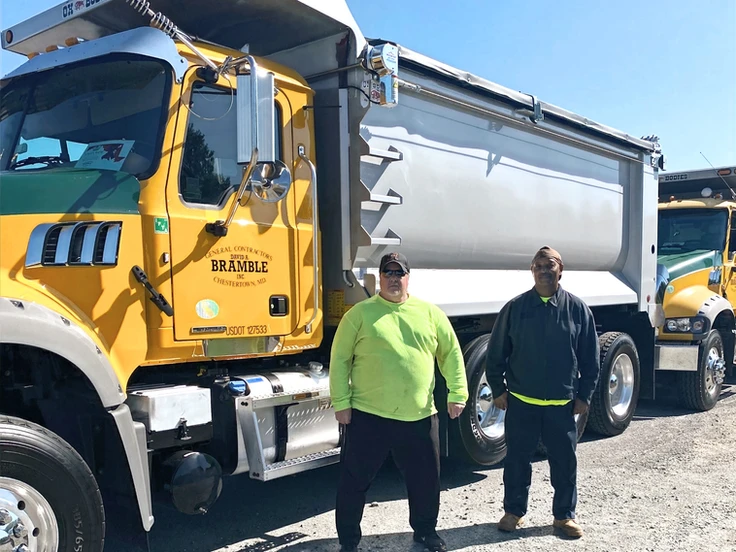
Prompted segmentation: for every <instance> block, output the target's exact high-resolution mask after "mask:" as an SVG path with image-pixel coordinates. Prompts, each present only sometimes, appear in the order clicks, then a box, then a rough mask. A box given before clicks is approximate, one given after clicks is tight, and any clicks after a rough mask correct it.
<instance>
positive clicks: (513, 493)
mask: <svg viewBox="0 0 736 552" xmlns="http://www.w3.org/2000/svg"><path fill="white" fill-rule="evenodd" d="M573 408H574V401H573V402H571V403H568V404H566V405H565V406H535V405H532V404H528V403H525V402H524V401H521V400H519V399H517V398H516V397H514V396H513V395H511V394H510V393H509V404H508V409H507V410H506V419H505V428H506V447H507V452H506V461H505V462H504V470H503V485H504V498H503V507H504V510H505V511H506V512H508V513H510V514H514V515H515V516H519V517H521V516H523V515H525V514H526V511H527V506H528V503H529V487H530V486H531V484H532V463H531V462H532V458H533V457H534V452H535V450H536V448H537V443H538V442H539V437H540V436H541V437H542V442H543V443H544V446H545V447H547V457H548V459H549V473H550V480H551V483H552V487H553V488H554V490H555V496H554V500H553V502H552V514H553V515H554V517H555V519H574V518H575V506H576V505H577V501H578V488H577V467H578V461H577V457H576V456H575V448H576V446H577V428H576V426H575V418H574V416H573Z"/></svg>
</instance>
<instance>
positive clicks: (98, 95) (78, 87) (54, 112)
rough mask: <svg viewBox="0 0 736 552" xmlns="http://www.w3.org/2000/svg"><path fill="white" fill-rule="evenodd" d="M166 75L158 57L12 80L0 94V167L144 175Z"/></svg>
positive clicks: (159, 132) (154, 155) (157, 132)
mask: <svg viewBox="0 0 736 552" xmlns="http://www.w3.org/2000/svg"><path fill="white" fill-rule="evenodd" d="M169 73H170V72H169V71H168V70H167V69H166V68H165V66H164V65H162V64H161V63H159V62H157V61H150V60H142V59H139V58H135V59H130V58H127V59H120V58H117V59H112V58H107V60H106V61H100V60H99V59H97V60H95V61H94V62H86V63H84V64H80V65H74V66H69V67H65V68H60V69H56V70H50V71H44V72H42V73H37V74H33V75H29V76H28V77H25V78H22V79H19V80H17V81H13V82H11V83H10V84H8V85H6V86H5V87H4V88H3V89H2V92H1V93H0V100H1V101H0V167H1V168H2V169H3V170H11V171H20V170H29V169H31V170H39V169H41V170H42V169H46V168H49V167H59V166H64V167H77V168H80V167H81V168H97V169H110V170H122V171H125V172H127V173H129V174H133V175H135V176H138V177H139V178H147V177H148V176H150V175H151V174H152V173H153V171H154V170H155V168H156V165H157V163H158V152H159V151H160V150H161V141H162V139H163V122H164V115H165V111H164V109H163V106H164V97H165V94H166V92H167V90H168V87H169V80H170V77H169Z"/></svg>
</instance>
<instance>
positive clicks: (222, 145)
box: [179, 83, 281, 205]
mask: <svg viewBox="0 0 736 552" xmlns="http://www.w3.org/2000/svg"><path fill="white" fill-rule="evenodd" d="M235 93H236V92H235V91H234V90H231V89H230V88H223V87H219V86H211V85H208V84H205V83H196V84H195V85H194V87H193V89H192V99H191V102H190V104H189V112H190V116H189V123H188V127H187V137H186V143H185V146H184V158H183V161H182V166H181V173H180V176H179V192H180V194H181V197H182V199H183V200H184V201H185V202H187V203H199V204H205V205H223V204H224V203H225V201H226V200H227V198H228V197H229V196H230V194H231V193H233V192H234V191H235V190H236V189H237V187H238V185H239V184H240V179H241V177H242V174H243V168H244V167H243V166H241V165H238V149H237V147H238V146H237V119H236V107H235V105H236V102H235V97H234V94H235ZM275 113H276V117H275V118H274V124H275V127H276V128H275V136H276V158H277V159H281V111H280V109H279V105H278V102H277V103H276V110H275Z"/></svg>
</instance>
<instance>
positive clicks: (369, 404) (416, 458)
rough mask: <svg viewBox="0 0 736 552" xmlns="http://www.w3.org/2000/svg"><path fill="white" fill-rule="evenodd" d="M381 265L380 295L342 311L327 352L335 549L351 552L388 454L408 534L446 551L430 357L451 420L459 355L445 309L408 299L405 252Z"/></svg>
mask: <svg viewBox="0 0 736 552" xmlns="http://www.w3.org/2000/svg"><path fill="white" fill-rule="evenodd" d="M379 270H380V273H381V274H380V278H381V280H380V281H381V291H380V293H379V294H378V295H375V296H373V297H371V298H369V299H366V300H364V301H361V302H360V303H358V304H357V305H355V306H354V307H352V308H351V309H350V310H349V311H348V312H347V313H346V314H345V316H344V317H343V319H342V320H341V321H340V324H339V326H338V328H337V333H336V334H335V339H334V342H333V345H332V353H331V358H330V394H331V396H332V404H333V406H334V408H335V417H336V418H337V421H338V422H340V423H341V424H344V427H345V440H344V444H343V449H342V458H341V466H340V482H339V484H338V490H337V505H336V508H335V522H336V525H337V533H338V537H339V540H340V545H341V548H340V550H341V552H353V551H355V550H357V547H358V543H359V542H360V538H361V531H360V520H361V519H362V517H363V508H364V506H365V493H366V491H367V490H368V488H369V487H370V484H371V482H372V481H373V479H374V477H375V476H376V473H377V472H378V470H379V469H380V467H381V465H382V464H383V462H384V461H385V460H386V458H387V456H388V454H389V452H391V454H392V456H393V458H394V460H395V462H396V464H397V465H398V466H399V469H400V470H401V472H402V473H403V475H404V479H405V481H406V487H407V490H408V494H409V512H410V515H409V523H410V525H411V527H412V529H414V540H415V541H416V542H420V543H422V544H424V546H425V547H426V548H427V549H429V550H430V551H431V552H444V551H445V550H447V548H446V545H445V542H444V540H442V538H441V537H440V536H439V535H438V534H437V531H436V526H437V516H438V514H439V506H440V458H439V430H438V421H437V409H436V407H435V404H434V399H433V391H434V385H435V359H437V363H438V365H439V369H440V372H441V374H442V376H443V377H444V379H445V381H446V383H447V388H448V396H447V401H448V404H447V411H448V414H449V416H450V418H457V417H458V416H459V415H460V413H461V412H462V411H463V408H464V406H465V402H466V401H467V399H468V387H467V381H466V377H465V365H464V362H463V356H462V351H461V349H460V345H459V343H458V340H457V336H456V335H455V332H454V330H453V328H452V326H451V325H450V321H449V320H448V318H447V316H446V315H445V313H443V312H442V311H441V310H440V309H439V308H438V307H437V306H435V305H432V304H431V303H427V302H425V301H422V300H421V299H418V298H416V297H414V296H410V295H409V293H408V286H409V262H408V261H407V259H406V257H405V256H404V255H402V254H400V253H389V254H387V255H384V256H383V258H382V259H381V264H380V268H379Z"/></svg>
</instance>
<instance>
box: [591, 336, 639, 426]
mask: <svg viewBox="0 0 736 552" xmlns="http://www.w3.org/2000/svg"><path fill="white" fill-rule="evenodd" d="M599 342H600V347H601V372H600V379H599V381H598V386H597V387H596V390H595V393H594V394H593V400H592V401H591V405H590V418H589V420H588V425H589V427H590V429H592V430H593V431H594V432H596V433H599V434H600V435H609V436H612V435H619V434H621V433H623V432H624V431H625V430H626V428H627V427H629V424H630V423H631V420H632V418H633V417H634V412H635V411H636V405H637V403H638V401H639V387H640V382H641V378H640V370H639V354H638V353H637V351H636V345H635V344H634V340H633V339H631V337H629V336H628V335H627V334H625V333H622V332H608V333H604V334H603V335H601V336H600V338H599Z"/></svg>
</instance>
